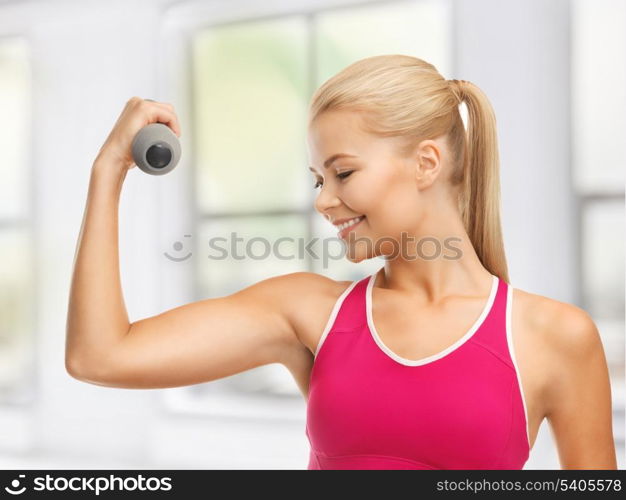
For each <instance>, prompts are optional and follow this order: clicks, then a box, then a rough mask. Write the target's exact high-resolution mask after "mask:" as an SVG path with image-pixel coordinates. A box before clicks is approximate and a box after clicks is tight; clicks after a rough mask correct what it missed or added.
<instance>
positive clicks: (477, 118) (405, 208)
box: [66, 55, 616, 469]
mask: <svg viewBox="0 0 626 500" xmlns="http://www.w3.org/2000/svg"><path fill="white" fill-rule="evenodd" d="M461 103H465V105H466V106H467V110H468V117H467V124H466V125H467V130H466V128H465V126H464V123H463V121H462V118H461V115H460V112H459V105H460V104H461ZM157 121H159V122H162V123H166V124H167V125H168V126H170V127H171V128H172V130H173V131H174V132H175V133H176V134H177V135H179V136H180V133H181V130H180V125H179V122H178V119H177V116H176V113H175V110H174V108H173V106H171V105H170V104H165V103H159V102H146V101H145V100H142V99H140V98H137V97H133V98H132V99H130V100H129V101H128V103H127V104H126V107H125V108H124V110H123V112H122V113H121V115H120V117H119V120H118V121H117V123H116V124H115V126H114V128H113V130H112V132H111V134H110V135H109V137H108V138H107V140H106V142H105V143H104V145H103V147H102V148H101V150H100V152H99V154H98V155H97V158H96V160H95V162H94V164H93V167H92V171H91V180H90V184H89V193H88V201H87V206H86V210H85V215H84V220H83V226H82V228H81V232H80V236H79V240H78V246H77V253H76V258H75V265H74V274H73V279H72V287H71V293H70V301H69V312H68V319H67V345H66V368H67V370H68V372H69V373H70V374H71V375H72V376H73V377H75V378H77V379H79V380H83V381H85V382H88V383H92V384H98V385H104V386H109V387H124V388H146V389H148V388H150V389H153V388H167V387H177V386H184V385H190V384H199V383H203V382H209V381H212V380H216V379H219V378H222V377H227V376H230V375H233V374H236V373H239V372H242V371H245V370H249V369H251V368H254V367H258V366H261V365H265V364H269V363H282V364H283V365H284V366H285V367H287V368H288V369H289V371H290V372H291V373H292V374H293V377H294V379H295V382H296V383H297V384H298V386H299V388H300V390H301V392H302V394H303V396H304V398H305V400H306V401H307V422H306V435H307V437H308V439H309V442H310V445H311V451H310V457H309V462H308V468H309V469H521V468H522V467H523V466H524V464H525V463H526V461H527V459H528V456H529V453H530V450H531V448H532V446H533V444H534V442H535V439H536V437H537V432H538V429H539V426H540V424H541V422H542V421H543V419H544V418H547V419H548V421H549V423H550V426H551V429H552V432H553V435H554V437H555V440H556V443H557V446H558V453H559V457H560V462H561V465H562V467H563V468H564V469H615V468H616V457H615V449H614V444H613V435H612V423H611V422H612V420H611V418H612V417H611V393H610V385H609V377H608V371H607V365H606V361H605V356H604V351H603V347H602V344H601V341H600V336H599V335H598V330H597V328H596V326H595V324H594V322H593V321H592V319H591V318H590V316H589V315H588V314H587V313H586V312H585V311H584V310H582V309H580V308H578V307H575V306H574V305H571V304H566V303H562V302H559V301H556V300H553V299H550V298H547V297H543V296H539V295H535V294H531V293H528V292H525V291H522V290H520V289H516V288H513V287H512V286H511V285H510V284H509V278H508V271H507V264H506V258H505V254H504V248H503V242H502V232H501V226H500V215H499V204H500V198H499V197H500V193H499V191H500V187H499V160H498V146H497V135H496V120H495V117H494V114H493V110H492V108H491V106H490V104H489V101H488V99H487V97H486V96H485V95H484V94H483V92H481V90H480V89H479V88H478V87H477V86H476V85H474V84H472V83H470V82H468V81H463V80H446V79H445V78H443V77H442V76H441V75H440V74H439V72H438V71H437V70H436V68H435V67H434V66H433V65H431V64H429V63H427V62H425V61H423V60H421V59H417V58H415V57H410V56H405V55H385V56H376V57H370V58H366V59H363V60H360V61H357V62H355V63H353V64H351V65H350V66H348V67H346V68H345V69H344V70H343V71H341V72H340V73H339V74H337V75H335V76H334V77H332V78H331V79H329V80H328V81H326V82H325V83H324V84H323V85H322V86H321V87H320V88H319V89H318V90H317V91H316V92H315V94H314V95H313V97H312V100H311V103H310V115H309V124H308V125H309V128H308V136H307V141H308V147H309V157H310V170H311V171H312V173H313V176H314V178H315V181H316V183H315V187H316V188H319V192H318V195H317V198H316V201H315V208H316V209H317V211H319V213H320V214H321V216H322V217H324V218H325V219H326V220H327V221H328V222H329V223H332V224H335V225H336V226H337V227H338V229H339V233H338V234H339V236H340V237H341V238H343V240H344V242H345V245H346V246H347V255H348V258H349V259H350V260H352V261H354V262H360V261H363V260H365V259H370V258H372V257H376V256H382V257H384V259H385V264H384V266H383V267H381V269H379V270H378V271H377V272H376V273H374V274H372V275H371V276H365V277H363V278H362V279H359V280H356V281H352V282H350V281H335V280H332V279H329V278H327V277H325V276H322V275H318V274H315V273H311V272H296V273H290V274H285V275H281V276H276V277H272V278H269V279H265V280H262V281H260V282H258V283H255V284H253V285H251V286H248V287H246V288H244V289H242V290H240V291H238V292H236V293H233V294H231V295H228V296H224V297H217V298H210V299H205V300H200V301H198V302H194V303H191V304H187V305H184V306H181V307H177V308H174V309H172V310H169V311H165V312H163V313H161V314H159V315H156V316H154V317H150V318H145V319H142V320H139V321H135V322H133V323H130V322H129V320H128V315H127V313H126V310H125V305H124V299H123V296H122V291H121V286H120V276H119V263H118V239H117V233H118V223H117V211H118V202H119V196H120V191H121V188H122V184H123V181H124V178H125V176H126V173H127V171H128V170H129V169H130V168H132V167H133V160H132V158H131V153H130V144H131V141H132V139H133V137H134V135H135V134H136V133H137V131H139V129H141V128H142V127H143V126H145V125H146V124H148V123H153V122H157ZM520 209H523V207H520Z"/></svg>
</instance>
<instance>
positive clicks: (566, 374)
mask: <svg viewBox="0 0 626 500" xmlns="http://www.w3.org/2000/svg"><path fill="white" fill-rule="evenodd" d="M513 303H514V306H513V322H514V324H516V325H518V330H519V331H518V332H517V337H516V339H515V341H516V343H519V344H520V345H521V346H522V347H521V351H522V352H525V353H526V360H525V361H524V362H525V363H526V365H527V366H529V367H530V366H532V367H533V368H532V370H533V374H532V375H530V374H529V376H528V377H529V378H531V377H535V379H536V380H535V382H536V385H537V387H540V388H541V389H542V403H543V407H544V409H545V413H546V414H548V413H549V412H550V411H551V409H552V408H553V407H554V405H555V404H557V403H556V402H557V400H558V394H559V393H562V390H563V389H564V385H565V384H567V383H568V380H571V376H570V375H571V373H572V371H576V370H579V369H583V367H584V366H585V364H586V363H587V362H588V361H589V360H590V359H592V358H593V357H594V356H597V355H599V354H602V355H603V350H602V349H603V348H602V342H601V338H600V335H599V332H598V329H597V327H596V325H595V323H594V321H593V319H592V318H591V316H590V315H589V313H588V312H587V311H585V310H584V309H582V308H580V307H578V306H576V305H573V304H569V303H566V302H561V301H559V300H556V299H552V298H549V297H545V296H543V295H538V294H533V293H529V292H526V291H524V290H520V289H514V290H513ZM514 332H515V328H514Z"/></svg>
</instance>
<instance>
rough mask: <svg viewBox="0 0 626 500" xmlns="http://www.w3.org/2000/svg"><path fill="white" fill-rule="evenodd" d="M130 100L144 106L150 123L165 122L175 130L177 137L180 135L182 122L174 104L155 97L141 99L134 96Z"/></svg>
mask: <svg viewBox="0 0 626 500" xmlns="http://www.w3.org/2000/svg"><path fill="white" fill-rule="evenodd" d="M129 102H132V103H133V104H135V105H137V106H139V107H141V108H143V110H144V112H145V113H146V114H147V115H148V119H149V120H150V123H156V122H158V123H164V124H165V125H167V126H168V127H169V128H171V129H172V130H173V131H174V133H175V134H176V136H177V137H180V135H181V128H180V122H179V121H178V116H177V115H176V112H175V110H174V106H173V105H172V104H170V103H167V102H157V101H154V100H153V99H141V98H140V97H132V98H131V99H130V101H129Z"/></svg>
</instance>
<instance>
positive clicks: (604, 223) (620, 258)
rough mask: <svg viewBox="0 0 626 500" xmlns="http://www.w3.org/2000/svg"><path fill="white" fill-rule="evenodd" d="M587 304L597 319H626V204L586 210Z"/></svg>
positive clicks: (610, 203)
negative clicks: (625, 257)
mask: <svg viewBox="0 0 626 500" xmlns="http://www.w3.org/2000/svg"><path fill="white" fill-rule="evenodd" d="M583 210H584V212H583V227H582V234H583V276H584V283H585V289H584V293H585V297H584V300H585V304H586V305H587V309H588V312H589V313H590V314H591V315H592V316H593V317H598V318H603V319H623V318H624V201H623V200H616V201H611V200H607V201H593V202H591V201H589V202H587V203H586V205H584V207H583Z"/></svg>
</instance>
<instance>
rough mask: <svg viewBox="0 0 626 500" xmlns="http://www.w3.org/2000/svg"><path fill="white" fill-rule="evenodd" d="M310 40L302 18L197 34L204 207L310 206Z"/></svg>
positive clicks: (199, 192) (196, 99)
mask: <svg viewBox="0 0 626 500" xmlns="http://www.w3.org/2000/svg"><path fill="white" fill-rule="evenodd" d="M306 40H307V29H306V24H305V19H304V17H302V16H299V17H290V18H286V19H280V20H272V21H263V22H254V23H252V22H251V23H243V24H236V25H230V26H226V27H217V28H212V29H210V30H207V31H204V32H202V33H201V34H200V35H198V36H196V38H195V40H194V42H193V64H194V71H195V75H194V83H195V88H194V105H195V109H196V117H195V126H194V133H195V134H196V136H195V143H196V144H197V147H196V152H197V153H196V154H197V157H196V160H195V162H196V166H197V173H198V183H197V196H198V205H199V209H200V210H202V211H244V210H260V209H278V208H281V209H284V208H287V209H289V208H303V207H305V206H308V204H309V197H310V195H309V193H308V192H307V191H306V188H307V187H308V183H309V181H310V173H309V172H308V171H307V170H306V165H305V149H304V148H305V141H304V138H305V135H304V134H305V128H306V123H305V120H306V105H307V97H308V86H307V71H306V70H307V50H306V49H307V45H306Z"/></svg>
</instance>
